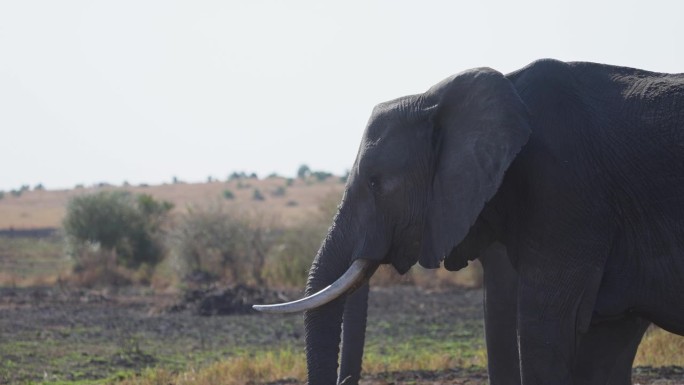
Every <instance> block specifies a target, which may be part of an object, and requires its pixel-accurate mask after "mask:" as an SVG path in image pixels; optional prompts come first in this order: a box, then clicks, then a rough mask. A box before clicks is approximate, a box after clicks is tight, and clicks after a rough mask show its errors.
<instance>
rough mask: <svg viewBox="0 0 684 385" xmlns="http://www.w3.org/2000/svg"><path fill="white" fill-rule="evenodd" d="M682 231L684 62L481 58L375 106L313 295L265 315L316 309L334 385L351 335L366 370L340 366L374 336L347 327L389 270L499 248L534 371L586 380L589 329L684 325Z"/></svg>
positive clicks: (322, 369) (601, 333)
mask: <svg viewBox="0 0 684 385" xmlns="http://www.w3.org/2000/svg"><path fill="white" fill-rule="evenodd" d="M683 230H684V74H663V73H654V72H648V71H644V70H639V69H633V68H627V67H618V66H611V65H605V64H598V63H587V62H567V63H566V62H560V61H557V60H552V59H544V60H539V61H536V62H533V63H532V64H530V65H528V66H526V67H524V68H522V69H520V70H518V71H515V72H512V73H509V74H507V75H504V74H502V73H500V72H498V71H495V70H493V69H490V68H476V69H472V70H467V71H464V72H461V73H459V74H456V75H453V76H451V77H449V78H447V79H445V80H443V81H441V82H439V83H438V84H436V85H435V86H433V87H431V88H429V89H428V90H427V91H426V92H424V93H421V94H417V95H409V96H404V97H400V98H398V99H394V100H392V101H389V102H385V103H381V104H379V105H377V106H376V107H375V108H374V109H373V112H372V113H371V117H370V119H369V122H368V124H367V127H366V129H365V131H364V134H363V137H362V139H361V144H360V147H359V151H358V154H357V157H356V160H355V162H354V165H353V167H352V169H351V172H350V174H349V178H348V180H347V185H346V187H345V193H344V196H343V199H342V202H341V204H340V206H339V207H338V212H337V214H336V216H335V218H334V219H333V223H332V226H331V227H330V229H329V232H328V235H327V236H326V238H325V240H324V241H323V243H322V245H321V247H320V249H319V251H318V253H317V254H316V257H315V258H314V261H313V263H312V266H311V269H310V271H309V277H308V280H307V285H306V291H305V294H306V297H305V298H303V299H301V300H298V301H294V302H292V303H288V304H279V305H272V306H271V307H258V309H259V310H263V311H272V312H294V311H304V323H305V330H306V334H305V336H306V353H307V367H308V376H309V383H311V384H334V383H336V381H337V376H338V375H337V359H338V354H339V351H340V348H339V344H340V332H342V340H343V344H342V348H341V350H342V360H343V362H342V365H341V367H340V380H341V381H342V382H344V381H345V378H346V377H350V379H351V380H352V381H354V377H356V376H357V374H356V373H355V372H353V370H356V363H354V362H352V361H349V362H348V363H345V361H344V360H345V357H349V356H356V355H357V354H358V353H359V350H362V347H361V348H359V347H358V346H357V345H358V343H357V342H355V341H353V340H354V339H353V338H347V337H345V335H353V334H354V333H357V332H358V330H359V329H360V328H361V327H360V326H358V327H354V324H355V323H356V324H357V325H360V324H361V323H363V324H364V325H365V313H366V306H363V303H364V302H365V300H364V297H365V296H367V291H368V286H367V280H368V279H369V277H370V276H371V275H372V274H373V272H374V271H375V269H376V268H377V266H378V265H379V264H390V265H391V266H393V267H394V268H395V269H396V270H397V271H398V272H399V273H401V274H403V273H406V272H407V271H408V270H409V269H410V268H411V266H413V265H414V264H416V263H420V265H421V266H423V267H426V268H438V267H440V266H441V265H442V264H443V265H444V267H445V268H446V269H449V270H454V269H459V268H462V267H463V266H465V265H466V264H467V263H468V259H469V258H471V257H473V253H471V252H465V251H466V249H468V248H471V247H473V246H476V247H478V248H479V247H482V245H489V244H492V243H493V242H499V243H501V244H502V245H504V247H505V250H506V256H507V259H508V260H509V261H510V264H511V265H512V267H513V268H514V270H515V272H516V275H517V282H516V287H517V289H516V293H515V300H516V309H515V314H516V317H515V318H516V334H517V348H518V351H519V371H520V376H521V379H520V381H521V383H522V384H524V385H529V384H548V383H553V384H572V383H575V382H579V380H577V379H575V376H576V375H577V370H576V369H575V368H576V363H577V362H579V361H581V360H582V357H579V355H578V354H577V350H578V346H579V347H580V350H581V344H582V341H584V340H587V338H586V337H589V338H588V339H589V340H591V338H592V337H596V340H597V341H598V342H596V341H595V344H597V345H598V346H600V345H601V341H602V340H603V339H607V340H610V339H611V338H614V335H613V334H615V333H614V329H621V328H623V327H624V328H627V329H629V327H627V326H625V325H628V324H629V322H637V321H635V320H646V321H647V322H652V323H654V324H655V325H657V326H659V327H661V328H663V329H665V330H667V331H669V332H672V333H675V334H679V335H684V295H682V294H681V293H684V279H682V274H684V231H683ZM468 251H470V250H468ZM485 274H487V273H485ZM492 278H494V279H495V280H496V277H492ZM485 279H487V277H486V278H485ZM356 289H358V290H356ZM350 293H351V294H350ZM347 302H349V304H347ZM359 303H360V304H361V305H360V306H357V305H358V304H359ZM352 305H353V306H352ZM360 319H362V320H361V321H360ZM343 321H344V322H343ZM606 325H608V326H606ZM342 328H344V330H342ZM617 334H620V333H617ZM361 344H362V342H361Z"/></svg>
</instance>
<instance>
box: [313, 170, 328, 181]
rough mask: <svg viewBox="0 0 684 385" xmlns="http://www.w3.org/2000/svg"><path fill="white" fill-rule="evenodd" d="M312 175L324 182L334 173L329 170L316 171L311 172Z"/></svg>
mask: <svg viewBox="0 0 684 385" xmlns="http://www.w3.org/2000/svg"><path fill="white" fill-rule="evenodd" d="M311 176H312V177H314V178H315V179H316V180H317V181H319V182H324V181H325V180H326V179H328V178H329V177H331V176H332V174H331V173H329V172H327V171H314V172H312V173H311Z"/></svg>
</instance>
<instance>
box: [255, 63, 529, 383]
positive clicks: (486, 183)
mask: <svg viewBox="0 0 684 385" xmlns="http://www.w3.org/2000/svg"><path fill="white" fill-rule="evenodd" d="M529 134H530V128H529V124H528V117H527V111H526V108H525V106H524V104H523V103H522V101H521V100H520V98H519V96H518V94H517V92H516V90H515V88H514V87H513V85H512V83H511V82H510V81H509V80H508V79H507V78H506V77H504V76H503V75H502V74H501V73H499V72H496V71H494V70H491V69H488V68H480V69H474V70H470V71H466V72H463V73H460V74H458V75H455V76H452V77H449V78H447V79H445V80H444V81H442V82H440V83H438V84H437V85H435V86H433V87H432V88H430V89H429V90H428V91H427V92H425V93H423V94H418V95H411V96H406V97H402V98H399V99H395V100H392V101H389V102H386V103H382V104H380V105H378V106H377V107H375V109H374V110H373V113H372V115H371V118H370V120H369V122H368V125H367V127H366V130H365V133H364V135H363V138H362V140H361V145H360V148H359V151H358V155H357V158H356V161H355V163H354V166H353V168H352V170H351V172H350V177H349V179H348V182H347V186H346V190H345V194H344V198H343V200H342V203H341V204H340V206H339V210H338V213H337V215H336V216H335V218H334V220H333V224H332V226H331V228H330V230H329V232H328V235H327V237H326V238H325V240H324V242H323V244H322V246H321V248H320V250H319V252H318V254H317V255H316V258H315V260H314V262H313V264H312V266H311V270H310V272H309V279H308V283H307V289H306V294H307V296H308V297H307V298H305V299H303V300H299V301H295V302H294V303H290V304H282V305H271V306H272V307H269V306H263V307H259V310H265V311H269V310H270V311H275V312H278V311H286V312H287V311H301V310H306V313H305V324H306V325H305V326H306V337H307V340H306V344H307V348H306V349H307V363H308V371H309V383H311V384H333V383H335V382H336V381H337V358H338V353H339V344H340V331H341V324H342V319H343V314H344V319H345V321H344V322H345V334H346V333H348V332H347V323H348V322H363V324H364V327H365V306H364V307H363V310H358V311H357V312H363V316H362V317H352V316H351V315H349V314H348V313H350V312H348V311H345V309H344V308H345V298H346V297H347V295H348V294H349V293H350V292H351V291H352V290H353V289H354V288H356V287H358V286H360V285H361V284H363V283H364V282H365V281H366V280H367V279H368V278H369V277H370V275H371V274H372V272H373V271H374V270H375V268H376V267H377V266H378V264H391V265H393V266H394V268H395V269H396V270H397V271H398V272H399V273H402V274H403V273H405V272H407V271H408V270H409V269H410V267H411V266H413V265H414V264H415V263H416V262H420V264H421V265H422V266H424V267H427V268H437V267H439V266H440V264H441V262H442V260H443V259H444V258H445V257H446V256H448V255H449V254H450V253H451V251H452V250H453V249H454V248H455V247H456V246H457V245H458V244H459V243H460V242H461V241H462V240H463V239H464V237H465V236H466V235H467V233H468V231H469V229H470V228H471V226H472V225H473V224H474V223H475V221H476V219H477V218H478V216H479V214H480V212H481V210H482V209H483V207H484V205H485V203H486V202H487V201H488V200H490V199H491V198H492V197H493V196H494V194H495V193H496V192H497V189H498V188H499V186H500V184H501V182H502V180H503V177H504V173H505V172H506V169H507V168H508V167H509V165H510V164H511V162H512V161H513V160H514V158H515V157H516V154H517V153H518V152H519V151H520V150H521V148H522V147H523V146H524V144H525V143H526V141H527V139H528V137H529ZM359 297H362V298H365V297H364V296H359ZM363 301H365V299H364V300H363ZM364 305H365V304H364ZM358 318H360V319H361V320H360V321H354V319H358ZM356 330H358V328H356ZM356 333H361V334H363V331H361V332H358V331H357V332H356ZM362 337H363V336H360V338H361V341H362ZM348 340H354V339H353V338H350V339H348V338H345V344H347V343H348V342H347V341H348ZM361 343H362V342H361ZM342 349H343V352H344V350H345V349H346V347H345V346H344V345H343V347H342ZM357 350H358V349H357ZM343 356H344V353H343ZM358 362H359V363H358V366H360V360H359V361H358ZM342 366H343V367H344V366H345V364H344V362H343V365H342ZM344 370H345V371H346V370H347V369H344ZM340 377H341V378H340V379H341V380H343V378H342V377H345V375H344V374H342V373H341V375H340Z"/></svg>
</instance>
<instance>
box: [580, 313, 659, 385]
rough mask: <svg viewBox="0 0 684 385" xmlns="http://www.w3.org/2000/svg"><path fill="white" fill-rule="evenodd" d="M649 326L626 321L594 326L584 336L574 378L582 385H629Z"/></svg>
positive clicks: (644, 322)
mask: <svg viewBox="0 0 684 385" xmlns="http://www.w3.org/2000/svg"><path fill="white" fill-rule="evenodd" d="M649 325H650V322H649V321H647V320H644V319H642V318H639V317H635V316H633V317H627V318H622V319H617V320H610V321H603V322H600V323H596V324H592V325H591V327H590V328H589V330H588V331H587V333H586V334H584V335H582V336H581V340H580V343H579V347H578V350H577V354H576V360H575V366H574V373H573V377H574V378H575V381H576V382H577V383H579V384H589V385H599V384H600V385H603V384H609V385H630V384H631V383H632V363H633V361H634V356H635V355H636V351H637V348H638V347H639V343H640V342H641V338H642V336H643V335H644V332H645V331H646V329H647V328H648V326H649Z"/></svg>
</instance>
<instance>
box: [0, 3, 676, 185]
mask: <svg viewBox="0 0 684 385" xmlns="http://www.w3.org/2000/svg"><path fill="white" fill-rule="evenodd" d="M544 57H551V58H556V59H560V60H568V61H577V60H585V61H596V62H602V63H609V64H616V65H624V66H629V67H638V68H643V69H647V70H651V71H659V72H684V1H681V0H672V1H653V0H649V1H643V0H638V1H629V0H622V1H598V0H593V1H584V0H568V1H549V0H544V1H515V0H508V1H431V0H415V1H370V0H366V1H350V0H344V1H336V2H332V1H322V0H311V1H295V0H280V1H275V0H274V1H266V0H245V1H229V0H224V1H183V2H179V1H168V0H164V1H145V0H136V1H106V2H105V1H94V0H85V1H54V0H48V1H25V0H16V1H13V0H0V135H1V136H0V138H1V139H0V190H5V191H7V190H10V189H14V188H19V187H20V186H21V185H24V184H28V185H30V186H31V187H33V186H35V185H36V184H38V183H42V184H43V185H45V187H47V188H48V189H56V188H71V187H73V186H74V185H76V184H84V185H86V186H87V185H91V184H94V183H98V182H108V183H112V184H121V183H122V182H124V181H128V182H130V183H132V184H138V183H149V184H159V183H163V182H169V181H171V180H172V178H173V177H174V176H175V177H178V178H179V179H181V180H185V181H188V182H196V181H197V182H198V181H204V180H206V178H207V177H208V176H213V177H215V178H220V179H225V178H226V177H227V175H229V174H230V173H231V172H232V171H246V172H252V171H255V172H257V173H258V174H259V175H260V176H262V177H263V176H266V175H268V174H270V173H272V172H277V173H279V174H282V175H286V176H292V175H294V174H295V172H296V170H297V167H298V166H299V165H301V164H308V165H309V166H310V167H311V168H312V169H315V170H324V171H331V172H334V173H337V174H341V173H343V172H344V171H345V170H346V169H348V168H349V167H351V165H352V163H353V161H354V157H355V155H356V150H357V146H358V143H359V140H360V139H361V134H362V132H363V129H364V127H365V124H366V122H367V119H368V116H369V114H370V112H371V110H372V108H373V106H374V105H375V104H377V103H379V102H382V101H385V100H389V99H393V98H396V97H398V96H402V95H407V94H413V93H418V92H423V91H425V90H426V89H427V88H429V87H430V86H431V85H433V84H435V83H437V82H438V81H440V80H441V79H443V78H445V77H447V76H449V75H451V74H454V73H457V72H461V71H463V70H465V69H468V68H472V67H479V66H488V67H492V68H494V69H497V70H499V71H501V72H504V73H507V72H510V71H514V70H516V69H518V68H520V67H523V66H525V65H526V64H528V63H529V62H531V61H533V60H535V59H538V58H544Z"/></svg>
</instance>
